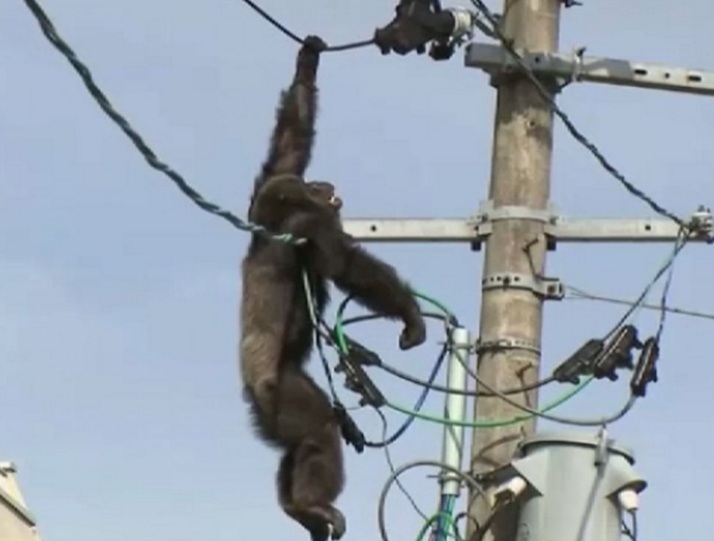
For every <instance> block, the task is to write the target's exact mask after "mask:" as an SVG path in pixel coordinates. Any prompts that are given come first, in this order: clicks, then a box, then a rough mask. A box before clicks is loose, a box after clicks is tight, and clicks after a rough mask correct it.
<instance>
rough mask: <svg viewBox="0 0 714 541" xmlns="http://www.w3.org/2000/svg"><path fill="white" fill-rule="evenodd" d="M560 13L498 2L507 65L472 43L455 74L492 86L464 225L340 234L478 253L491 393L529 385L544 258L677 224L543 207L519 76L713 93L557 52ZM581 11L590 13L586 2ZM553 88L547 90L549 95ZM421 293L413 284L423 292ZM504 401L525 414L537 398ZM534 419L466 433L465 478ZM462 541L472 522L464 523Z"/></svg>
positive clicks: (359, 227) (643, 67) (503, 406)
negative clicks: (486, 132)
mask: <svg viewBox="0 0 714 541" xmlns="http://www.w3.org/2000/svg"><path fill="white" fill-rule="evenodd" d="M561 4H563V5H564V6H565V7H572V6H575V5H578V4H579V3H577V2H572V1H571V0H505V3H504V11H503V16H502V19H501V23H500V29H501V32H502V33H503V34H504V35H505V37H506V38H509V39H512V40H513V46H514V48H515V49H516V51H517V52H518V53H519V56H520V57H521V58H520V61H519V62H516V61H515V60H514V59H513V58H512V57H511V54H510V53H509V52H508V51H507V50H506V48H504V47H503V46H502V44H500V43H498V44H491V43H479V42H471V43H469V45H468V46H467V48H466V55H465V65H466V66H467V67H475V68H480V69H482V70H484V71H485V72H486V73H488V74H490V75H491V77H492V80H491V82H492V85H493V86H495V87H496V88H497V105H496V115H495V116H496V119H495V129H494V143H493V151H492V169H491V181H490V187H489V197H488V199H487V200H486V201H482V202H481V206H480V208H479V210H478V212H477V213H475V215H474V216H470V217H467V218H446V219H442V218H408V219H390V218H357V219H349V220H344V227H345V230H346V231H347V232H348V233H349V234H350V235H352V236H353V237H354V238H356V239H358V240H360V241H366V242H424V243H431V242H439V243H442V242H459V243H467V244H470V245H471V247H472V249H474V250H480V248H481V245H482V244H485V245H486V249H485V257H484V264H483V276H482V281H481V283H482V304H481V320H480V334H479V338H478V340H476V342H475V348H476V353H477V355H478V367H477V371H478V374H479V377H480V378H482V381H483V382H484V383H486V384H487V385H489V386H491V387H493V388H496V389H505V388H514V387H515V388H518V387H523V386H524V385H527V384H528V383H533V382H535V381H536V380H537V379H538V377H539V362H540V351H541V346H540V339H541V326H542V303H543V301H544V300H560V299H562V298H563V297H564V287H563V285H562V284H561V282H560V280H559V279H558V278H554V277H546V276H544V269H545V254H546V252H547V251H548V250H555V249H556V247H557V246H558V245H559V244H561V243H574V242H575V243H582V242H584V243H592V242H605V243H625V242H627V243H629V242H637V243H672V244H674V242H675V241H676V240H678V238H679V236H680V227H679V225H678V224H677V223H675V222H674V221H672V220H669V219H664V218H656V219H648V218H645V219H565V218H564V217H563V216H561V215H560V214H559V213H558V211H557V209H556V208H555V207H554V206H553V205H552V204H551V203H550V201H549V195H550V167H551V153H552V140H553V114H552V113H551V110H550V107H549V105H548V104H547V103H546V102H545V101H544V100H543V99H542V97H541V96H540V94H539V92H538V91H537V90H536V88H535V86H534V85H533V82H532V81H530V80H529V79H528V78H527V76H526V74H525V73H526V72H524V68H525V69H527V70H528V71H529V72H531V73H532V74H533V75H535V76H537V77H539V79H540V80H541V82H542V86H543V87H544V88H546V89H550V91H551V92H552V91H553V90H554V89H555V88H561V89H562V88H563V87H564V86H565V84H567V83H570V82H592V83H600V84H610V85H617V86H626V87H634V88H641V89H650V90H661V91H667V92H673V93H688V94H696V95H702V96H714V73H713V72H706V71H702V70H693V69H688V68H682V67H676V66H666V65H659V64H652V63H644V62H635V61H630V60H623V59H614V58H598V57H589V56H585V55H584V54H583V52H584V48H581V49H579V50H578V51H577V52H575V53H570V54H567V53H560V52H558V51H557V50H556V49H557V46H558V32H559V22H560V10H561ZM592 4H593V5H592V6H590V5H588V6H587V8H580V9H596V7H597V3H594V2H592ZM556 85H557V86H556ZM684 221H685V222H687V223H688V226H689V230H690V233H689V242H690V243H691V242H698V243H707V244H709V245H714V220H713V218H712V213H711V211H710V210H709V209H708V208H706V207H705V206H702V205H700V206H699V207H698V209H697V210H695V211H694V212H693V213H692V215H691V217H690V218H689V219H685V220H684ZM424 287H428V286H422V288H424ZM511 398H512V399H513V400H515V401H517V402H520V403H521V404H525V405H527V406H529V407H531V408H534V407H536V406H537V399H538V397H537V392H536V391H531V392H528V393H522V394H521V395H511ZM475 409H476V411H475V417H476V418H477V419H486V420H489V421H493V420H496V419H509V418H513V417H515V416H516V415H517V414H518V413H519V410H517V409H516V408H514V407H513V406H510V405H509V404H507V403H505V402H503V401H502V400H500V399H498V398H496V397H483V396H480V397H479V398H478V399H477V405H476V408H475ZM534 429H535V419H533V420H532V421H529V422H524V423H520V424H518V425H516V426H515V427H503V428H488V429H477V430H476V431H474V438H473V442H472V457H471V472H472V473H474V474H476V475H478V474H481V473H486V472H488V471H491V470H494V469H497V468H499V467H500V466H502V465H505V464H508V463H509V462H511V460H512V458H513V452H514V450H515V448H516V446H517V445H518V443H520V441H521V440H522V439H523V437H524V436H527V435H529V434H532V433H533V431H534ZM469 496H470V498H469V502H474V503H473V504H472V505H471V506H470V509H469V511H470V514H471V516H473V517H475V518H476V519H477V520H478V522H479V524H483V523H484V519H485V517H486V516H488V515H489V513H490V510H491V504H492V502H486V501H484V499H483V498H477V497H476V494H470V495H469ZM514 513H515V509H508V508H505V509H504V510H503V513H499V515H500V517H501V519H502V520H498V521H496V522H495V523H494V524H492V527H491V529H490V532H489V534H488V535H487V537H486V538H485V539H488V540H490V539H495V541H514V540H515V533H516V526H517V525H516V521H515V520H514V517H515V515H514ZM467 524H468V526H467V535H466V539H469V537H470V534H471V533H472V532H473V523H472V522H471V521H467Z"/></svg>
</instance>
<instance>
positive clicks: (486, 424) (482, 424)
mask: <svg viewBox="0 0 714 541" xmlns="http://www.w3.org/2000/svg"><path fill="white" fill-rule="evenodd" d="M593 379H595V376H588V377H587V378H586V379H585V381H583V382H582V383H579V384H578V385H577V386H576V387H575V388H574V389H571V390H570V391H568V392H567V393H565V394H563V395H562V396H561V397H560V398H557V399H556V400H554V401H553V402H551V403H549V404H547V405H546V406H544V407H543V408H541V409H539V410H538V413H546V412H548V411H550V410H552V409H555V408H557V407H558V406H560V405H561V404H563V403H564V402H567V401H568V400H570V399H571V398H572V397H573V396H575V395H576V394H578V393H579V392H580V391H582V390H583V389H584V388H585V387H586V386H587V385H588V384H589V383H590V382H591V381H592V380H593ZM387 406H388V407H390V408H392V409H393V410H396V411H399V412H401V413H404V414H406V415H411V416H413V417H416V418H418V419H422V420H424V421H431V422H432V423H439V424H444V425H452V426H464V427H472V428H497V427H502V426H510V425H515V424H518V423H521V422H523V421H527V420H528V419H530V418H531V417H533V416H534V415H535V414H533V413H527V414H524V415H518V416H516V417H513V418H512V419H507V420H495V421H472V422H469V421H456V420H453V421H452V420H451V419H444V418H442V417H436V416H434V415H428V414H426V413H421V412H418V411H413V410H410V409H408V408H405V407H403V406H399V405H397V404H393V403H392V402H387Z"/></svg>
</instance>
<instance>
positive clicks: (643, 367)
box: [630, 337, 659, 397]
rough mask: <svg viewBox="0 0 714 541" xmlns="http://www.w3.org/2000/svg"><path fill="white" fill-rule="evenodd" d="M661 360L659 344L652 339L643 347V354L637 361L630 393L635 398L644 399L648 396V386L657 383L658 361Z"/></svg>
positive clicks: (646, 341)
mask: <svg viewBox="0 0 714 541" xmlns="http://www.w3.org/2000/svg"><path fill="white" fill-rule="evenodd" d="M658 359H659V344H658V343H657V339H656V338H654V337H650V338H648V339H647V340H645V344H644V346H642V353H641V354H640V358H639V359H638V361H637V366H636V367H635V372H634V374H632V379H631V380H630V391H632V394H633V395H634V396H639V397H643V396H645V395H646V394H647V385H648V384H649V383H650V382H652V383H656V382H657V360H658Z"/></svg>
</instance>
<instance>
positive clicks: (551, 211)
mask: <svg viewBox="0 0 714 541" xmlns="http://www.w3.org/2000/svg"><path fill="white" fill-rule="evenodd" d="M500 220H531V221H534V222H541V223H543V224H544V228H543V232H544V233H545V235H546V238H547V240H548V249H549V250H554V249H555V242H554V241H553V233H554V232H553V228H552V226H555V225H556V224H557V223H558V215H557V211H556V208H555V206H554V205H552V204H551V203H548V205H547V208H545V209H536V208H531V207H523V206H516V205H503V206H500V207H497V206H495V205H494V203H493V201H492V200H490V199H489V200H488V201H481V204H480V205H479V211H478V214H476V216H475V217H474V218H473V224H474V228H475V232H476V236H477V238H476V239H475V240H474V241H473V242H472V243H471V247H472V249H473V250H476V251H478V250H480V249H481V241H482V240H483V239H484V238H485V237H486V236H488V235H490V234H491V233H492V232H493V227H492V224H493V222H497V221H500Z"/></svg>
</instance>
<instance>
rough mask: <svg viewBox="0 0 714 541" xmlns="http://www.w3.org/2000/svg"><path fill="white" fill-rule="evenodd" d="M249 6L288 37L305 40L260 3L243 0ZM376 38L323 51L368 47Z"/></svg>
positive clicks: (298, 41)
mask: <svg viewBox="0 0 714 541" xmlns="http://www.w3.org/2000/svg"><path fill="white" fill-rule="evenodd" d="M243 2H245V3H246V4H248V6H250V7H251V8H252V9H253V10H254V11H255V12H256V13H257V14H258V15H260V16H261V17H263V18H264V19H265V20H266V21H268V22H269V23H270V24H272V25H273V26H274V27H275V28H277V29H278V30H280V31H281V32H282V33H283V34H285V35H286V36H287V37H289V38H290V39H292V40H293V41H295V42H297V43H300V44H302V43H303V40H302V39H301V38H300V37H298V35H297V34H295V32H293V31H292V30H290V29H289V28H287V27H286V26H285V25H284V24H282V23H281V22H280V21H278V20H277V19H276V18H275V17H273V16H272V15H270V14H269V13H268V12H267V11H265V10H264V9H263V8H262V7H260V6H259V5H258V4H256V3H255V2H253V0H243ZM373 44H374V40H373V39H369V40H364V41H355V42H352V43H345V44H344V45H334V46H332V47H327V49H325V50H324V51H323V52H339V51H347V50H349V49H357V48H359V47H366V46H367V45H373Z"/></svg>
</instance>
